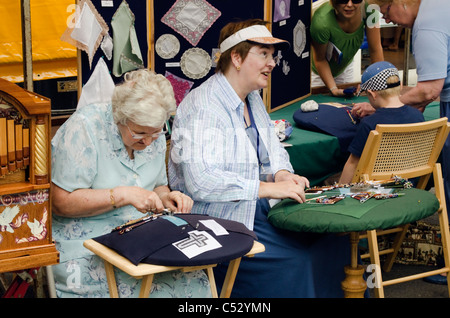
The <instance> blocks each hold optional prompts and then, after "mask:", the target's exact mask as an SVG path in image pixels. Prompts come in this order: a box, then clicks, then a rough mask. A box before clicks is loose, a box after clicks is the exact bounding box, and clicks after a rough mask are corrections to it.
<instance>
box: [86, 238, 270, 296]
mask: <svg viewBox="0 0 450 318" xmlns="http://www.w3.org/2000/svg"><path fill="white" fill-rule="evenodd" d="M83 245H84V247H86V248H87V249H89V250H90V251H92V252H93V253H94V254H96V255H97V256H99V257H100V258H102V259H103V261H104V263H105V271H106V278H107V280H108V287H109V294H110V296H111V298H118V297H119V293H118V291H117V284H116V279H115V277H114V266H115V267H117V268H119V269H120V270H122V271H124V272H125V273H127V274H129V275H131V276H133V277H134V278H136V279H142V286H141V290H140V293H139V297H140V298H147V297H148V296H149V295H150V291H151V286H152V282H153V275H154V274H157V273H163V272H168V271H173V270H182V271H185V272H189V271H193V270H200V269H205V270H206V271H207V274H208V278H209V282H210V285H211V293H212V295H213V297H214V298H217V297H218V294H217V287H216V283H215V280H214V274H213V267H215V266H216V265H217V264H209V265H203V266H189V267H186V266H180V267H177V266H161V265H151V264H144V263H141V264H138V265H137V266H136V265H133V264H132V263H131V262H130V261H129V260H128V259H126V258H125V257H123V256H121V255H119V254H118V253H116V252H115V251H113V250H112V249H110V248H108V247H106V246H104V245H102V244H100V243H98V242H96V241H94V240H93V239H89V240H87V241H85V242H84V243H83ZM264 251H265V247H264V245H263V244H261V243H259V242H256V241H255V242H254V243H253V247H252V249H251V250H250V251H249V252H248V253H247V254H246V255H245V256H247V257H252V256H254V255H255V254H257V253H262V252H264ZM240 262H241V258H240V257H239V258H236V259H234V260H232V261H230V263H229V266H228V270H227V274H226V276H225V281H224V284H223V287H222V291H221V293H220V297H221V298H228V297H230V295H231V290H232V289H233V284H234V281H235V278H236V274H237V271H238V269H239V265H240Z"/></svg>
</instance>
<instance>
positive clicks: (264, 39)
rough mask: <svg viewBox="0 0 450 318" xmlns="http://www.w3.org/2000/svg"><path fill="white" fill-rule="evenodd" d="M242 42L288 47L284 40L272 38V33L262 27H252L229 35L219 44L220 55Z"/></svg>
mask: <svg viewBox="0 0 450 318" xmlns="http://www.w3.org/2000/svg"><path fill="white" fill-rule="evenodd" d="M244 41H251V42H255V43H259V44H264V45H276V44H282V45H284V46H285V47H286V48H287V47H289V46H290V44H289V42H288V41H286V40H281V39H278V38H274V37H273V36H272V33H270V31H269V30H268V29H267V28H266V27H265V26H264V25H252V26H250V27H248V28H245V29H242V30H239V31H237V32H236V33H234V34H233V35H230V36H229V37H227V38H226V39H225V40H223V41H222V43H220V53H223V52H225V51H226V50H228V49H230V48H232V47H233V46H235V45H236V44H239V43H241V42H244Z"/></svg>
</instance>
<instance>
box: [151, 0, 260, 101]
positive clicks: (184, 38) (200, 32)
mask: <svg viewBox="0 0 450 318" xmlns="http://www.w3.org/2000/svg"><path fill="white" fill-rule="evenodd" d="M152 2H153V10H152V11H153V12H152V17H151V18H150V21H151V22H152V27H151V28H152V30H153V32H152V33H153V39H154V42H153V43H152V44H153V47H152V49H151V51H152V58H151V60H152V65H153V69H154V70H155V71H156V72H157V73H160V74H164V75H166V77H168V78H169V80H170V81H171V82H172V84H173V85H174V90H175V95H176V98H177V103H178V102H180V101H181V99H182V98H183V97H184V96H185V95H186V94H187V93H188V92H189V91H190V90H192V89H194V88H195V87H197V86H198V85H200V84H201V83H203V82H204V81H205V80H206V79H208V78H209V77H210V76H211V75H213V74H214V72H215V60H216V57H215V54H216V52H218V41H219V34H220V30H221V29H222V28H223V27H224V26H225V25H226V24H227V23H229V22H232V21H239V20H246V19H250V18H259V19H263V20H267V17H268V15H267V11H268V10H266V9H267V8H269V7H268V2H267V0H246V1H242V0H177V1H175V0H171V1H168V0H153V1H152Z"/></svg>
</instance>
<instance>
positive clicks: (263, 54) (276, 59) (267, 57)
mask: <svg viewBox="0 0 450 318" xmlns="http://www.w3.org/2000/svg"><path fill="white" fill-rule="evenodd" d="M248 53H252V54H255V55H258V56H259V57H260V58H262V59H264V60H265V61H266V63H268V62H270V61H272V60H273V62H274V63H275V64H277V65H278V63H279V62H280V57H279V56H278V55H277V56H273V55H272V54H269V53H267V52H261V53H256V52H252V51H248Z"/></svg>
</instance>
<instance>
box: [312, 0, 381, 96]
mask: <svg viewBox="0 0 450 318" xmlns="http://www.w3.org/2000/svg"><path fill="white" fill-rule="evenodd" d="M366 10H367V4H366V3H363V0H330V1H329V2H326V3H324V4H323V5H321V6H320V7H319V8H318V9H317V10H316V11H315V13H314V16H313V18H312V22H311V39H312V41H311V42H312V48H313V50H312V52H313V59H312V69H313V72H312V73H313V74H312V77H313V78H314V75H315V74H318V75H319V76H320V78H321V80H322V81H323V83H324V84H325V85H326V86H327V87H328V89H329V90H330V92H331V94H333V95H334V96H344V91H343V89H339V88H337V86H336V85H337V84H342V83H344V82H346V81H345V78H344V79H343V77H345V76H344V75H343V74H344V73H345V69H346V68H347V67H348V66H349V65H350V63H351V62H352V60H353V57H354V56H355V54H356V53H357V52H358V50H359V48H360V47H361V44H362V43H363V40H364V31H365V32H366V35H367V42H368V44H369V53H370V58H371V63H374V62H378V61H383V60H384V56H383V48H382V46H381V36H380V28H379V27H377V24H376V22H378V15H377V11H374V13H373V14H371V13H370V11H371V10H369V12H368V13H366V12H367V11H366ZM316 76H317V75H316ZM313 86H314V85H313Z"/></svg>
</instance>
